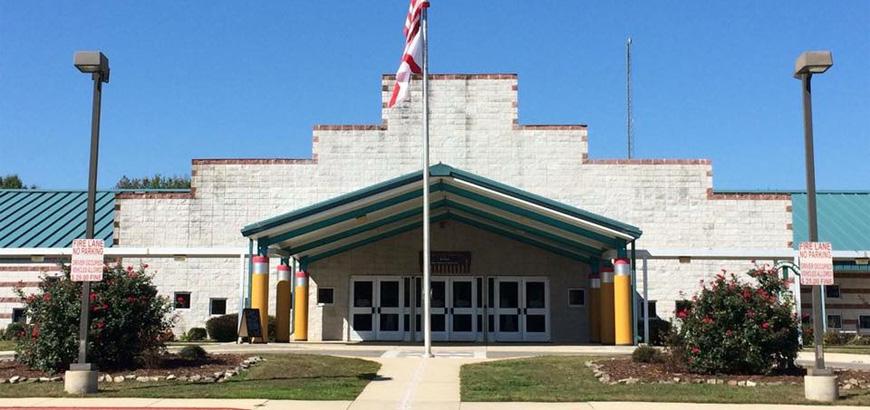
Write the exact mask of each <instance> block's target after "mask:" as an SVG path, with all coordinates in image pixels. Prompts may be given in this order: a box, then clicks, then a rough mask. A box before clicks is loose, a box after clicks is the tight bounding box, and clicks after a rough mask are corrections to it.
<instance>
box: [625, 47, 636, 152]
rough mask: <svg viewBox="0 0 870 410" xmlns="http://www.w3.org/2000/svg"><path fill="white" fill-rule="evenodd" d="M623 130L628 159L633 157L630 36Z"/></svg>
mask: <svg viewBox="0 0 870 410" xmlns="http://www.w3.org/2000/svg"><path fill="white" fill-rule="evenodd" d="M625 84H626V87H625V105H626V116H625V132H626V137H627V138H628V159H631V158H632V157H634V129H633V128H634V118H633V113H632V101H631V37H629V38H628V40H627V41H626V42H625Z"/></svg>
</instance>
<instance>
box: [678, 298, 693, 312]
mask: <svg viewBox="0 0 870 410" xmlns="http://www.w3.org/2000/svg"><path fill="white" fill-rule="evenodd" d="M676 305H677V309H676V311H677V312H679V311H681V310H685V311H686V312H688V311H690V310H692V301H691V300H685V299H684V300H678V301H677V303H676Z"/></svg>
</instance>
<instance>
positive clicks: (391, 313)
mask: <svg viewBox="0 0 870 410" xmlns="http://www.w3.org/2000/svg"><path fill="white" fill-rule="evenodd" d="M350 285H351V286H350V287H351V295H350V297H351V303H350V316H349V322H350V339H351V340H384V341H401V340H405V341H410V340H412V338H411V335H412V334H413V335H414V340H417V341H421V340H423V333H422V328H423V321H422V314H423V307H422V305H423V303H422V301H423V297H422V295H423V286H422V277H420V276H359V277H352V278H351V283H350ZM483 285H484V279H483V278H482V277H474V276H433V277H432V282H431V295H432V304H431V308H432V312H431V320H432V322H431V326H432V328H431V330H432V340H436V341H466V342H472V341H483V340H484V336H483V333H484V326H485V325H484V320H483V318H484V315H485V314H487V313H488V319H489V320H488V331H489V337H488V338H487V339H488V340H493V341H499V342H510V341H533V342H534V341H537V342H545V341H549V340H550V316H549V314H550V313H549V312H550V309H549V299H550V295H549V284H548V282H547V279H546V278H541V277H505V276H491V277H489V278H487V281H486V285H487V289H486V290H484V286H483ZM484 292H485V293H486V297H487V299H486V300H484V297H483V295H484ZM484 302H488V303H487V308H484ZM485 309H486V313H485ZM412 329H413V330H412ZM412 332H413V333H412Z"/></svg>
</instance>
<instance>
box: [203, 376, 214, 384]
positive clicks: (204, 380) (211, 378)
mask: <svg viewBox="0 0 870 410" xmlns="http://www.w3.org/2000/svg"><path fill="white" fill-rule="evenodd" d="M215 381H216V380H215V378H214V377H204V378H203V379H202V382H203V383H214V382H215Z"/></svg>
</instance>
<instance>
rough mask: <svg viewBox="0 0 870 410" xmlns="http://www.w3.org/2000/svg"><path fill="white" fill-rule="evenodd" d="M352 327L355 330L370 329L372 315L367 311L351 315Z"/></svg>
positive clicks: (364, 330)
mask: <svg viewBox="0 0 870 410" xmlns="http://www.w3.org/2000/svg"><path fill="white" fill-rule="evenodd" d="M353 328H354V330H356V331H357V332H368V331H371V330H372V315H371V314H369V313H363V314H356V315H353Z"/></svg>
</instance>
